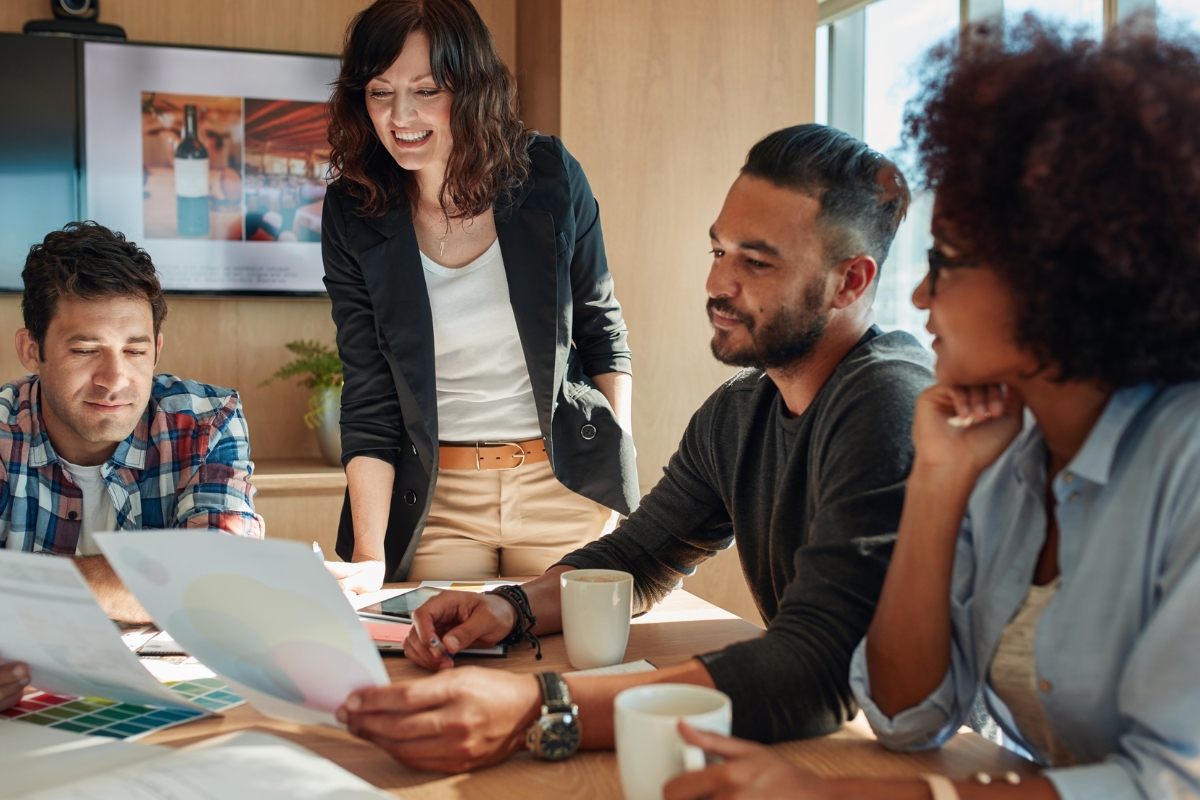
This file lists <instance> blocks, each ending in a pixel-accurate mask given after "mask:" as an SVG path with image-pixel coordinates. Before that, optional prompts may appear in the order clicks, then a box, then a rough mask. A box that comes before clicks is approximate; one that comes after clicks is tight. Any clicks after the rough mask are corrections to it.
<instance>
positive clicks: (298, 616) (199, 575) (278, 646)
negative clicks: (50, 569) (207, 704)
mask: <svg viewBox="0 0 1200 800" xmlns="http://www.w3.org/2000/svg"><path fill="white" fill-rule="evenodd" d="M95 538H96V543H97V544H98V545H99V546H100V549H101V550H102V551H103V552H104V554H105V556H107V557H108V561H109V563H110V564H111V565H112V567H113V569H114V570H116V572H117V575H118V576H120V578H121V580H122V581H124V582H125V585H126V586H127V587H129V590H130V591H132V592H133V594H134V595H135V596H136V597H137V599H138V600H139V601H141V603H142V605H143V606H144V607H145V608H146V610H147V611H148V612H149V613H150V616H151V617H153V618H154V622H155V624H156V625H157V626H158V627H159V628H161V629H163V630H165V631H168V632H169V633H170V634H171V636H172V637H173V638H174V639H175V641H177V642H179V644H181V645H182V646H183V648H184V649H185V650H187V652H189V653H191V654H192V656H194V657H195V658H196V659H198V660H199V661H200V662H202V663H203V664H204V665H205V666H207V667H209V668H210V669H212V671H213V672H215V673H216V674H217V675H218V676H219V677H220V678H221V679H222V680H224V681H225V682H226V683H227V684H229V687H230V689H231V690H233V691H235V692H237V693H238V694H239V695H241V696H242V697H244V698H245V699H246V700H247V701H248V702H249V703H250V704H251V705H253V706H254V707H255V708H257V709H258V710H259V711H261V712H262V713H264V714H266V715H267V716H269V717H275V718H276V719H283V720H288V721H291V722H300V723H304V724H325V725H333V726H338V722H337V720H336V718H335V717H334V715H333V712H334V711H335V710H336V709H337V708H338V707H339V706H341V704H342V703H343V702H344V701H345V699H346V696H347V695H349V694H350V692H352V691H354V690H356V689H362V688H366V687H369V686H385V685H387V684H388V682H389V681H388V676H387V671H386V670H385V669H384V667H383V662H382V661H381V660H380V658H379V653H378V652H377V651H376V650H375V645H374V643H373V642H372V641H371V637H370V636H368V635H367V632H366V630H364V629H363V626H362V624H361V623H360V622H359V620H358V617H357V615H356V614H355V613H354V609H353V608H351V607H350V604H349V603H348V602H346V597H345V595H344V594H343V593H342V590H341V589H340V588H339V587H338V584H337V581H335V580H334V579H333V576H332V575H330V574H329V572H328V571H327V570H326V569H325V566H324V564H322V563H321V561H320V560H318V559H316V558H314V557H313V554H312V550H311V549H310V548H309V547H308V546H307V545H303V544H300V543H298V542H289V541H281V540H270V539H268V540H259V539H246V538H241V537H237V536H228V535H225V534H222V533H219V532H216V531H172V532H171V533H170V534H169V535H163V534H162V533H161V532H160V533H158V534H157V535H153V534H150V535H146V534H135V533H121V534H111V533H101V534H97V535H96V537H95Z"/></svg>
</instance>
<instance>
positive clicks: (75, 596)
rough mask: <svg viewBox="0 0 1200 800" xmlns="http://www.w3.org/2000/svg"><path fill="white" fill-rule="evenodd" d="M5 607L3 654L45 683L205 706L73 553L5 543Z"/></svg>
mask: <svg viewBox="0 0 1200 800" xmlns="http://www.w3.org/2000/svg"><path fill="white" fill-rule="evenodd" d="M121 535H125V534H121ZM309 557H310V558H311V557H312V556H311V555H310V556H309ZM0 608H2V609H4V611H3V613H0V653H3V655H4V659H5V660H6V661H24V662H25V663H26V664H28V665H29V669H30V683H31V684H32V685H33V686H36V687H37V688H38V689H41V690H42V691H46V692H52V693H55V694H67V695H78V696H81V697H105V698H108V699H110V700H117V701H120V702H125V703H136V704H140V705H151V706H163V707H166V708H185V709H190V710H195V711H199V710H201V709H199V708H197V707H196V706H195V705H192V704H191V703H188V702H186V701H184V700H182V699H181V698H180V697H179V695H177V694H175V693H174V692H172V691H171V690H170V689H168V688H167V687H165V686H163V685H162V684H161V683H159V682H158V681H156V680H155V679H154V677H153V676H151V675H150V674H149V673H148V672H146V670H145V669H144V668H143V667H142V665H141V664H139V663H138V659H137V656H135V655H134V654H133V653H131V652H129V649H128V648H127V647H126V646H125V644H124V643H123V642H122V641H121V636H120V633H119V632H118V630H117V628H116V626H115V625H114V624H113V623H112V622H111V621H110V620H109V619H108V617H106V616H105V615H104V611H103V610H101V608H100V606H99V604H97V603H96V597H95V595H93V594H92V590H91V589H89V588H88V585H87V582H86V581H84V579H83V576H82V575H80V574H79V570H78V569H76V568H75V564H74V563H73V562H72V561H71V559H69V558H53V557H48V556H39V555H34V554H32V553H22V552H13V551H9V550H0Z"/></svg>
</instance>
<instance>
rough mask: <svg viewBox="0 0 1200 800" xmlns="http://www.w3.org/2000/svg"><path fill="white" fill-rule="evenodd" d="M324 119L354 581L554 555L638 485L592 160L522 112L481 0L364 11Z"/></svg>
mask: <svg viewBox="0 0 1200 800" xmlns="http://www.w3.org/2000/svg"><path fill="white" fill-rule="evenodd" d="M329 141H330V145H331V147H332V155H331V158H330V161H331V163H332V165H333V166H334V168H335V169H336V170H337V172H338V173H340V177H339V178H338V179H337V181H335V182H334V183H333V185H332V186H331V187H330V190H329V194H328V196H327V197H326V200H325V211H324V221H323V232H322V247H323V252H324V259H325V286H326V288H327V289H328V291H329V296H330V298H331V299H332V301H333V319H334V322H335V323H336V325H337V329H338V333H337V342H338V350H339V352H340V354H341V357H342V361H343V364H344V367H345V370H344V376H345V386H344V388H343V390H342V412H341V431H342V461H343V463H344V464H345V466H346V477H347V482H348V491H347V501H346V504H345V506H344V507H343V510H342V522H341V526H340V529H339V531H338V544H337V552H338V554H339V555H340V556H341V557H342V558H343V559H345V560H346V561H349V562H352V563H350V564H338V563H330V564H329V565H328V566H329V568H330V570H331V571H332V572H334V574H335V575H336V576H337V577H338V578H339V580H340V581H341V583H342V586H343V588H345V589H346V590H347V591H355V592H362V591H371V590H374V589H378V588H379V586H380V584H381V583H382V582H383V581H385V580H404V579H406V578H407V579H408V580H423V579H446V578H450V579H476V580H478V579H485V578H494V577H496V576H498V575H535V574H540V573H541V572H543V571H544V570H545V569H547V568H548V567H550V566H551V565H552V564H554V563H555V562H556V561H557V560H558V559H559V558H560V557H561V556H562V555H564V554H565V553H567V552H570V551H572V550H574V549H576V548H578V547H581V546H582V545H584V544H585V543H587V542H589V541H591V540H593V539H595V538H596V537H597V536H599V535H600V533H601V532H602V530H603V529H604V527H605V526H606V525H607V524H608V522H609V520H610V518H611V517H612V514H611V512H610V509H615V510H617V511H620V512H623V513H628V512H629V511H630V510H632V508H633V507H634V506H636V504H637V498H638V491H637V475H636V468H635V466H634V460H633V442H632V439H631V437H630V434H629V413H630V407H629V405H630V394H631V386H632V383H631V379H630V376H629V363H630V353H629V349H628V348H627V346H626V331H625V323H624V320H623V319H622V316H621V307H620V305H619V304H618V303H617V301H616V299H615V297H614V296H613V282H612V277H611V276H610V274H609V271H608V265H607V262H606V260H605V255H604V241H603V238H602V235H601V232H600V220H599V213H598V208H597V205H596V201H595V199H593V197H592V193H591V189H590V188H589V187H588V182H587V178H586V177H584V174H583V170H582V169H581V168H580V166H579V163H578V162H577V161H576V160H575V159H574V158H572V157H571V155H570V154H569V153H568V152H567V151H566V149H565V148H564V147H563V145H562V142H560V141H559V140H558V139H555V138H553V137H549V136H539V135H536V134H532V133H528V132H526V130H525V128H524V125H523V124H522V123H521V121H520V119H518V117H517V109H516V87H515V85H514V82H513V79H512V76H511V74H510V73H509V71H508V70H507V69H506V68H505V66H504V64H503V63H502V62H501V61H500V58H499V56H498V55H497V54H496V49H495V46H494V44H493V42H492V38H491V35H490V34H489V33H488V30H487V28H486V27H485V26H484V24H483V21H482V20H481V19H480V17H479V14H478V13H477V12H476V11H475V8H474V7H473V6H472V5H471V4H470V3H469V2H468V1H467V0H377V2H375V3H374V4H373V5H371V6H370V7H369V8H367V9H365V10H364V11H363V12H362V13H360V14H359V15H358V16H357V17H355V18H354V20H353V21H352V22H351V24H350V27H349V30H348V32H347V36H346V43H345V48H344V51H343V54H342V63H341V74H340V75H339V76H338V80H337V83H336V86H335V90H334V94H333V98H332V100H331V101H330V114H329ZM435 487H436V488H435Z"/></svg>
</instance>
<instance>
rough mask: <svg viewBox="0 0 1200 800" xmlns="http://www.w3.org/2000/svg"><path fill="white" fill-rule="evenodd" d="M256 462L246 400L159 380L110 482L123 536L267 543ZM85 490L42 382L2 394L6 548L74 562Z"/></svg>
mask: <svg viewBox="0 0 1200 800" xmlns="http://www.w3.org/2000/svg"><path fill="white" fill-rule="evenodd" d="M253 471H254V464H253V463H252V462H251V461H250V439H249V434H248V432H247V430H246V418H245V417H244V416H243V415H242V408H241V402H240V401H239V400H238V396H237V392H234V391H232V390H229V389H219V388H217V387H214V386H207V385H205V384H202V383H195V382H193V381H185V380H181V379H179V378H176V377H174V376H172V375H157V376H155V378H154V387H153V390H152V391H151V394H150V402H149V403H148V404H147V406H146V411H145V413H143V414H142V418H141V420H140V421H139V422H138V424H137V427H135V428H134V429H133V433H131V434H130V435H129V437H128V438H126V439H125V440H124V441H122V442H121V443H120V444H118V445H117V449H116V451H115V452H114V453H113V454H112V456H111V457H110V458H109V459H108V461H107V462H105V464H104V465H103V467H102V469H101V474H103V476H104V481H105V483H106V484H107V486H108V494H109V496H110V497H111V498H112V500H113V505H114V506H115V507H116V510H117V527H118V528H119V529H120V530H123V531H133V530H143V529H147V528H214V529H217V530H221V531H224V532H226V533H231V534H235V535H238V536H252V537H257V538H261V537H262V535H263V520H262V517H260V516H259V515H258V514H256V513H255V512H254V494H255V489H254V487H253V486H252V485H251V484H250V475H251V473H252V472H253ZM82 520H83V492H82V491H80V489H79V488H78V487H77V486H75V485H74V484H72V483H71V482H70V481H69V480H68V479H67V477H66V475H64V473H63V469H62V466H61V465H60V464H59V461H58V456H56V455H55V453H54V448H53V447H52V446H51V444H50V437H49V436H48V435H47V434H46V429H45V426H44V423H43V421H42V413H41V402H40V392H39V383H38V378H37V376H35V375H30V376H27V377H24V378H21V379H20V380H17V381H14V382H13V383H9V384H5V385H4V386H3V387H0V547H4V548H7V549H10V550H25V551H27V552H39V551H48V552H52V553H56V554H59V555H74V554H75V550H76V545H77V544H78V541H79V534H80V527H81V523H82Z"/></svg>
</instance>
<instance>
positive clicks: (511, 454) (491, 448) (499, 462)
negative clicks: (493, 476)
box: [438, 439, 550, 470]
mask: <svg viewBox="0 0 1200 800" xmlns="http://www.w3.org/2000/svg"><path fill="white" fill-rule="evenodd" d="M549 460H550V456H549V455H547V454H546V443H545V442H544V441H542V440H541V439H526V440H525V441H523V442H477V443H476V444H443V445H439V446H438V467H439V468H440V469H476V470H482V469H516V468H517V467H520V466H524V465H525V464H536V463H538V462H539V461H549Z"/></svg>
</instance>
